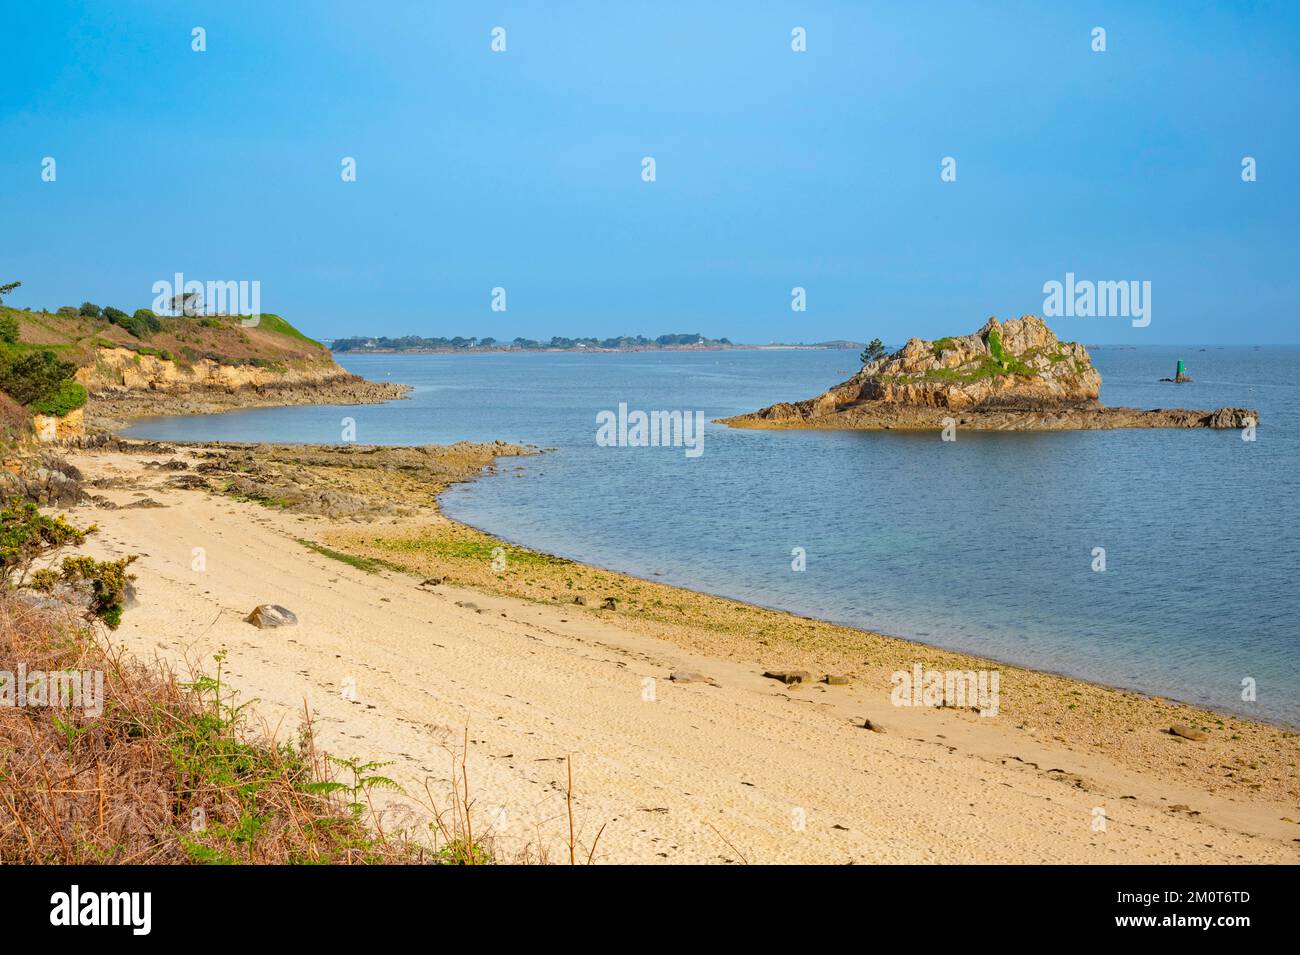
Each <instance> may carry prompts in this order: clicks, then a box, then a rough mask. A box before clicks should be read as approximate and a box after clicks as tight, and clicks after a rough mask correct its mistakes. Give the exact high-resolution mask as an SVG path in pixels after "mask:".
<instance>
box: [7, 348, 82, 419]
mask: <svg viewBox="0 0 1300 955" xmlns="http://www.w3.org/2000/svg"><path fill="white" fill-rule="evenodd" d="M76 370H77V366H76V365H74V364H73V363H72V362H70V361H63V360H62V359H60V358H59V356H58V355H56V354H54V352H52V351H48V350H46V351H33V352H18V351H13V350H10V349H4V348H0V391H3V392H5V394H7V395H9V397H11V398H13V399H14V401H16V402H18V403H19V404H22V405H31V404H33V403H34V402H37V401H41V400H42V399H44V398H48V397H50V396H52V395H54V394H55V393H56V392H57V391H58V390H59V386H60V384H61V383H62V382H64V381H67V380H69V379H71V378H72V375H73V373H74V372H75V371H76Z"/></svg>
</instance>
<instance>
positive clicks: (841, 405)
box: [722, 315, 1259, 431]
mask: <svg viewBox="0 0 1300 955" xmlns="http://www.w3.org/2000/svg"><path fill="white" fill-rule="evenodd" d="M1100 393H1101V375H1100V374H1099V373H1098V371H1097V369H1096V368H1094V367H1093V365H1092V357H1091V356H1090V355H1089V354H1088V351H1087V349H1086V348H1084V347H1083V346H1082V345H1080V344H1079V343H1077V342H1062V341H1060V340H1059V339H1058V338H1057V337H1056V334H1055V333H1054V332H1053V331H1052V330H1051V329H1050V328H1048V327H1047V323H1046V322H1044V321H1043V320H1042V319H1041V318H1039V317H1037V316H1035V315H1025V316H1023V317H1021V318H1018V319H1011V320H1010V321H1006V322H1000V321H998V320H997V319H996V318H990V319H989V320H988V321H987V322H985V324H984V326H983V327H982V328H980V329H979V330H978V331H976V332H974V333H972V334H970V335H963V336H961V337H957V338H940V339H938V340H937V341H926V340H924V339H921V338H913V339H911V340H909V341H908V343H907V344H906V345H904V346H903V347H902V348H900V349H899V350H898V351H896V352H894V353H893V354H892V355H886V356H883V357H881V358H877V359H876V360H874V361H870V362H868V363H867V364H865V365H864V366H863V367H862V370H861V371H859V372H858V373H857V374H856V375H854V376H853V377H852V378H850V379H849V380H848V381H845V382H842V383H840V384H838V385H836V386H835V387H833V388H831V389H830V390H829V391H827V392H826V393H825V394H822V395H820V396H818V397H816V398H809V399H806V400H804V401H798V402H795V403H793V404H791V403H786V402H783V403H780V404H775V405H771V406H770V407H767V408H764V409H762V410H761V411H755V412H753V413H751V414H743V415H736V416H734V417H731V418H724V419H722V423H723V424H727V425H731V426H732V427H736V428H840V429H861V430H882V431H884V430H894V429H897V430H913V431H931V430H936V431H937V430H941V429H942V428H944V427H946V426H948V425H949V424H955V425H956V426H958V427H961V428H965V429H968V430H976V431H1075V430H1089V429H1100V428H1243V427H1247V426H1248V425H1251V424H1258V423H1259V414H1258V413H1257V412H1255V411H1252V410H1249V409H1246V408H1220V409H1218V410H1217V411H1191V410H1187V409H1184V408H1154V409H1149V410H1142V409H1137V408H1120V407H1114V408H1110V407H1106V406H1104V405H1102V404H1101V402H1100V400H1099V396H1100Z"/></svg>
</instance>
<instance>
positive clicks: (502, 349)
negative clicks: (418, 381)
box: [328, 339, 863, 355]
mask: <svg viewBox="0 0 1300 955" xmlns="http://www.w3.org/2000/svg"><path fill="white" fill-rule="evenodd" d="M345 340H346V339H335V340H334V341H330V342H328V346H329V349H330V352H331V353H332V354H334V355H473V354H483V353H492V354H516V353H518V354H538V353H546V352H564V353H569V354H584V353H591V354H603V355H613V354H619V353H625V352H709V351H849V350H853V351H859V350H861V349H862V347H863V345H862V343H860V342H841V341H832V342H814V343H810V344H805V343H802V342H771V343H769V344H766V345H757V344H748V345H745V344H736V343H733V342H709V343H707V344H699V345H655V344H638V345H627V346H620V347H618V348H606V347H604V346H601V345H586V344H583V345H567V346H566V345H540V346H538V347H535V348H534V347H524V346H520V345H513V344H507V343H497V344H491V345H464V346H460V347H456V346H451V345H447V346H413V347H410V348H402V347H394V346H391V345H388V346H385V345H376V346H372V347H361V348H356V347H347V348H338V347H336V344H337V342H338V341H345Z"/></svg>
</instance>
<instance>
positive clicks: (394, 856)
mask: <svg viewBox="0 0 1300 955" xmlns="http://www.w3.org/2000/svg"><path fill="white" fill-rule="evenodd" d="M19 663H23V664H25V665H26V668H27V671H28V672H29V673H30V672H32V671H37V670H40V671H46V672H54V671H62V670H91V671H94V670H99V671H102V672H103V674H104V694H103V701H102V703H103V711H102V713H101V714H99V715H91V714H90V713H88V712H84V711H83V709H79V708H55V707H50V706H26V707H21V708H20V707H15V706H0V863H60V864H82V863H154V864H157V863H163V864H168V863H171V864H176V863H192V862H215V863H295V862H301V863H320V862H329V863H344V864H356V863H384V862H408V861H409V862H418V861H423V860H424V858H425V854H424V852H423V850H421V849H420V847H418V846H416V845H414V844H412V843H411V842H409V841H407V839H406V838H404V837H400V836H399V837H393V838H387V837H384V836H382V835H379V834H377V833H376V832H375V831H374V830H372V829H371V828H369V827H368V826H367V825H366V822H365V820H364V816H363V813H362V812H360V811H354V810H353V809H352V808H350V807H349V805H348V802H349V800H347V799H345V798H344V796H342V795H340V794H339V793H337V792H335V791H333V790H334V788H335V787H336V786H337V785H339V784H338V783H337V782H335V781H333V780H331V777H330V770H329V769H328V764H327V762H326V760H325V758H324V757H323V756H322V755H321V754H318V753H316V752H315V749H314V747H313V746H312V742H311V735H310V729H309V728H308V730H307V731H306V732H305V733H304V734H302V736H301V737H300V738H299V739H298V740H296V741H295V742H294V743H293V744H286V743H283V742H277V741H276V740H274V739H272V738H270V737H268V736H267V735H266V734H264V733H262V734H259V733H253V732H251V731H250V730H249V729H248V726H247V720H246V719H245V717H244V711H243V708H242V707H240V706H236V705H234V704H233V702H231V698H230V696H229V694H228V693H227V692H226V691H225V688H224V687H222V686H221V683H220V669H219V662H218V669H217V676H216V677H206V676H205V677H199V678H197V679H196V680H194V681H193V682H188V683H186V682H181V681H180V680H178V679H177V678H176V677H175V675H174V674H172V673H170V672H168V671H166V670H165V669H163V668H162V667H161V666H160V665H157V664H155V665H145V664H142V663H139V662H137V661H134V660H132V659H130V658H128V657H126V656H125V655H124V654H122V653H120V652H118V651H115V650H113V649H112V648H111V647H110V646H109V645H108V644H107V642H106V640H105V639H104V638H103V636H102V635H101V634H100V633H99V632H97V631H96V630H94V629H92V628H89V627H87V626H86V624H85V623H84V621H81V620H79V619H77V618H76V616H75V615H74V614H73V613H71V612H64V611H61V610H58V609H49V608H38V607H33V606H31V605H29V604H27V603H25V602H24V601H22V600H20V599H18V598H16V597H14V596H12V595H0V670H7V671H9V672H11V673H16V672H17V670H18V664H19ZM308 727H309V724H308ZM349 782H350V781H349ZM345 788H349V789H351V788H352V787H351V786H350V785H349V786H348V787H345ZM196 820H198V823H196ZM199 823H201V824H199Z"/></svg>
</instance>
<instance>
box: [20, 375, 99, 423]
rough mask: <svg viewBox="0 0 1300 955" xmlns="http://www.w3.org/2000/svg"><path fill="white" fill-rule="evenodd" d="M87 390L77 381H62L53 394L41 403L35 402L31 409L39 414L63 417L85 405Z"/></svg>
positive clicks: (40, 401)
mask: <svg viewBox="0 0 1300 955" xmlns="http://www.w3.org/2000/svg"><path fill="white" fill-rule="evenodd" d="M87 397H88V396H87V394H86V388H85V386H84V385H82V384H80V383H79V382H75V381H61V382H59V383H58V385H56V386H55V388H54V391H53V392H52V393H51V394H48V395H46V396H45V397H44V398H42V399H40V400H39V401H33V402H32V404H31V409H32V410H33V411H35V412H36V413H37V414H46V415H57V416H58V417H60V418H61V417H63V416H64V415H66V414H69V413H70V412H73V411H76V410H77V409H78V408H80V407H82V406H84V405H85V403H86V400H87Z"/></svg>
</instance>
